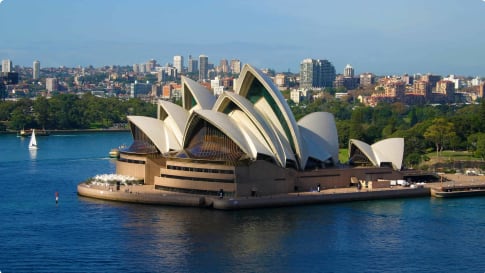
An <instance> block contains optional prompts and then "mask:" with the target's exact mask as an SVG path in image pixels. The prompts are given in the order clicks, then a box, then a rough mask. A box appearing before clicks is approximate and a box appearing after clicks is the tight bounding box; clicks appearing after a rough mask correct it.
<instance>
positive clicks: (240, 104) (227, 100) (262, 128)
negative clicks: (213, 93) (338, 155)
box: [214, 92, 294, 167]
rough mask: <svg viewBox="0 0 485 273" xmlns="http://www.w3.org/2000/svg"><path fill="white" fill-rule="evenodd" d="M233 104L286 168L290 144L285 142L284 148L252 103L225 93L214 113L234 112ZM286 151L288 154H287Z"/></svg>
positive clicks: (292, 157) (230, 93)
mask: <svg viewBox="0 0 485 273" xmlns="http://www.w3.org/2000/svg"><path fill="white" fill-rule="evenodd" d="M231 103H234V104H235V105H236V106H237V109H238V110H240V111H242V112H244V113H245V114H246V115H247V117H248V120H249V121H250V122H251V123H252V124H254V126H255V127H256V128H257V130H258V131H259V134H261V137H262V138H263V142H266V144H265V145H267V146H268V147H269V148H270V149H271V151H272V155H273V157H274V159H275V161H276V162H277V163H278V164H279V165H280V166H281V167H284V166H285V165H286V160H287V156H286V155H287V153H289V154H290V155H291V154H292V152H291V146H290V145H289V143H288V142H287V141H285V142H284V143H285V144H286V147H283V144H282V142H281V141H280V140H279V137H278V134H276V132H275V131H274V129H273V128H272V127H271V125H270V123H268V122H267V121H266V120H265V119H264V117H263V116H262V115H261V114H260V113H259V112H258V111H256V109H255V108H254V106H253V104H251V102H250V101H248V100H247V99H246V98H244V97H242V96H239V95H238V94H235V93H232V92H224V93H223V94H222V95H221V96H219V98H218V100H217V101H216V103H215V104H214V111H218V112H223V113H227V112H230V111H234V109H231V105H230V104H231ZM285 150H286V151H287V152H285ZM291 160H294V156H291Z"/></svg>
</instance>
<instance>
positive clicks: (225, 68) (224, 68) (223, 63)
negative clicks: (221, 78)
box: [219, 59, 229, 74]
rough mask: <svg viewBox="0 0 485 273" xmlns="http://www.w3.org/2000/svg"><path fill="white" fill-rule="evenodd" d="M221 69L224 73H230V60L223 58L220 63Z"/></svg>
mask: <svg viewBox="0 0 485 273" xmlns="http://www.w3.org/2000/svg"><path fill="white" fill-rule="evenodd" d="M219 71H220V72H221V73H224V74H227V73H229V62H228V61H227V60H226V59H222V60H221V62H220V63H219Z"/></svg>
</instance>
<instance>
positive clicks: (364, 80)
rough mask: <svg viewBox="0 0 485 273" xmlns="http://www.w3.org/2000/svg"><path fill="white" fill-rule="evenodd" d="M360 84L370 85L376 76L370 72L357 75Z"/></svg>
mask: <svg viewBox="0 0 485 273" xmlns="http://www.w3.org/2000/svg"><path fill="white" fill-rule="evenodd" d="M359 78H360V85H361V86H370V85H373V84H374V83H375V80H376V77H375V76H374V74H372V73H369V72H367V73H362V74H360V76H359Z"/></svg>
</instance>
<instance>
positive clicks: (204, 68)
mask: <svg viewBox="0 0 485 273" xmlns="http://www.w3.org/2000/svg"><path fill="white" fill-rule="evenodd" d="M208 72H209V57H207V56H206V55H200V56H199V81H203V80H207V75H208Z"/></svg>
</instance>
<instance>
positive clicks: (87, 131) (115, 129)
mask: <svg viewBox="0 0 485 273" xmlns="http://www.w3.org/2000/svg"><path fill="white" fill-rule="evenodd" d="M36 130H37V129H36ZM45 131H46V132H48V133H49V134H70V133H115V132H129V131H130V129H125V128H108V129H69V130H61V129H54V130H49V129H46V130H45ZM18 133H19V131H12V130H9V131H0V135H14V134H18Z"/></svg>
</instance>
